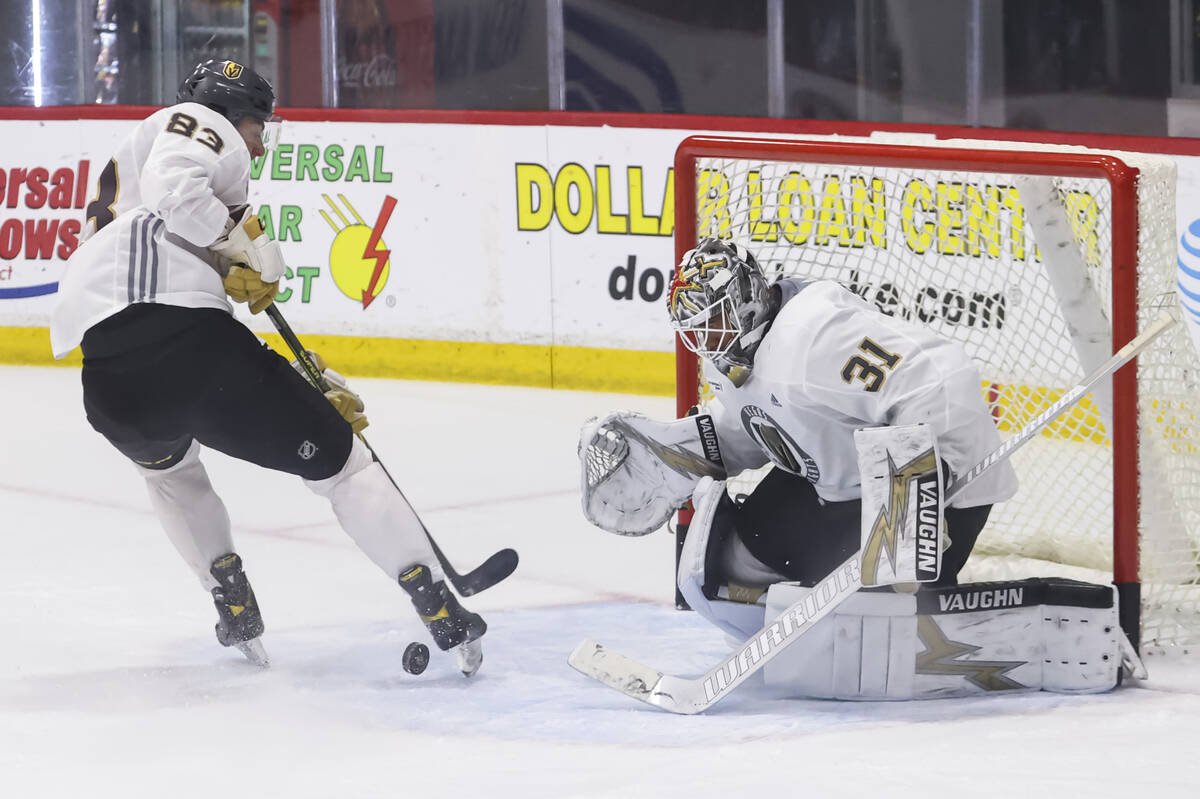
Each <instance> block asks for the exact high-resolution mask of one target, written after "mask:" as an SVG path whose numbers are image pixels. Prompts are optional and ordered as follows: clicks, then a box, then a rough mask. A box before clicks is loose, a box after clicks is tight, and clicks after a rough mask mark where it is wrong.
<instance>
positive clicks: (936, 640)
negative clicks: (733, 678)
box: [764, 579, 1144, 699]
mask: <svg viewBox="0 0 1200 799" xmlns="http://www.w3.org/2000/svg"><path fill="white" fill-rule="evenodd" d="M808 590H809V589H807V588H803V587H800V586H797V585H795V584H791V583H779V584H776V585H773V586H771V588H770V590H769V591H768V593H767V611H766V618H767V619H773V618H775V617H776V616H777V615H778V614H779V613H780V612H782V611H783V609H785V608H787V607H788V606H789V605H791V604H793V603H794V602H796V601H797V600H799V599H801V598H802V597H803V595H804V593H806V592H807V591H808ZM1123 665H1124V666H1126V667H1127V668H1128V669H1129V673H1132V674H1135V676H1144V670H1142V667H1141V663H1140V662H1139V661H1138V660H1137V656H1136V654H1134V653H1133V649H1132V647H1130V646H1129V645H1128V642H1127V640H1126V638H1125V634H1124V632H1123V631H1122V630H1121V627H1120V625H1119V624H1118V621H1117V594H1116V589H1115V588H1113V587H1112V586H1105V585H1093V584H1090V583H1082V582H1076V581H1072V580H1059V579H1045V580H1043V579H1035V580H1020V581H1013V582H996V583H976V584H970V585H961V586H954V587H948V588H923V589H922V590H920V591H918V592H917V593H915V594H903V593H892V592H887V591H860V592H859V593H857V594H855V595H853V596H852V597H850V599H848V600H847V601H846V602H844V603H843V604H842V605H841V606H840V607H838V608H837V610H836V611H835V612H834V613H833V614H832V615H830V616H828V617H826V618H825V619H823V620H822V621H821V622H820V623H819V624H817V625H816V626H815V627H813V629H812V630H810V631H809V632H808V633H807V634H806V635H804V636H803V637H802V638H800V639H799V640H798V641H796V643H794V644H792V645H791V646H789V647H788V648H787V649H785V650H784V651H783V652H781V653H780V654H779V655H778V656H777V657H776V658H775V659H774V660H772V661H771V662H770V663H768V664H767V666H766V667H765V669H764V678H765V682H766V684H767V686H768V687H770V688H772V689H773V690H776V691H779V692H782V693H784V694H786V695H789V696H805V697H814V698H827V699H936V698H943V697H953V696H969V695H978V694H991V693H1004V692H1017V691H1037V690H1044V691H1054V692H1058V693H1095V692H1100V691H1108V690H1111V689H1112V688H1114V687H1115V686H1116V685H1117V684H1118V682H1119V677H1120V674H1121V669H1122V666H1123ZM1139 671H1140V672H1141V673H1140V674H1139Z"/></svg>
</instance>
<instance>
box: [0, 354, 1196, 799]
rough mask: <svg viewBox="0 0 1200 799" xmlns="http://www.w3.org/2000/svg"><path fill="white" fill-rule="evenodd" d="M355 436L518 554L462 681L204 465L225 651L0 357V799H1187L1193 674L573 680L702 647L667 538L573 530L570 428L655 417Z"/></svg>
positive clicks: (602, 397)
mask: <svg viewBox="0 0 1200 799" xmlns="http://www.w3.org/2000/svg"><path fill="white" fill-rule="evenodd" d="M355 387H356V388H357V389H358V390H359V391H360V393H361V394H362V395H363V396H364V397H365V398H366V400H367V409H368V412H369V415H370V418H371V427H370V428H368V430H367V434H368V438H369V440H370V441H371V443H372V446H374V447H375V449H376V450H377V452H378V453H379V454H380V456H381V457H382V458H383V460H384V462H385V463H386V464H387V467H388V469H389V470H390V471H391V472H392V474H393V475H394V476H395V478H396V480H397V481H398V482H399V483H400V485H401V486H403V488H404V490H405V493H406V494H407V495H408V497H409V499H410V500H411V501H412V502H413V504H414V505H415V506H416V508H417V509H418V511H419V512H420V513H421V514H422V516H423V518H424V519H425V521H426V523H427V524H428V525H429V527H430V528H431V530H432V531H433V532H434V534H435V535H436V536H437V537H438V540H439V543H440V544H441V546H442V548H443V549H444V550H445V551H446V552H447V553H448V555H449V556H450V557H451V558H453V560H454V562H455V563H456V564H457V566H458V568H459V570H460V571H461V570H465V569H468V568H471V567H472V566H474V565H476V564H477V563H478V562H480V561H481V560H482V559H483V558H485V557H486V556H487V555H488V554H490V553H491V552H492V551H494V550H496V549H499V548H500V547H503V546H513V547H515V548H516V549H517V550H518V551H519V552H520V553H521V566H520V568H519V569H518V570H517V572H516V574H514V576H513V577H512V578H510V579H509V580H507V581H506V582H504V583H502V584H501V585H499V586H497V587H495V588H493V589H491V590H489V591H487V592H485V593H483V594H480V595H478V596H476V597H472V598H471V599H469V600H467V601H466V604H467V605H468V606H469V607H471V608H472V609H475V610H478V611H480V612H481V613H483V614H484V615H485V617H486V618H487V620H488V623H489V625H490V630H489V633H488V635H487V637H486V638H485V639H484V642H485V659H484V665H483V669H482V670H481V671H480V673H479V674H478V675H477V676H476V677H475V678H473V679H471V680H465V679H463V678H462V677H461V676H460V675H459V674H458V673H457V671H456V669H455V666H454V663H453V660H452V658H449V657H445V656H441V655H440V654H439V653H437V652H435V653H434V657H433V661H432V663H431V664H430V666H429V668H428V670H427V671H426V672H425V673H424V674H423V675H421V676H419V677H414V676H411V675H408V674H406V673H405V672H404V671H403V670H402V669H401V668H400V658H401V654H402V653H403V651H404V647H405V646H406V645H407V644H408V642H409V641H411V640H421V641H428V638H427V637H426V636H425V633H424V630H423V629H422V628H421V627H420V625H419V623H418V622H417V619H416V617H415V615H414V614H413V613H412V612H411V610H410V608H409V607H408V605H407V600H406V598H405V597H404V595H403V593H402V592H401V591H400V589H399V588H398V587H397V586H395V585H394V584H393V583H391V582H390V581H389V580H388V579H386V578H385V577H384V576H383V575H382V574H381V573H379V572H378V571H377V570H376V569H375V567H374V566H373V565H372V564H371V563H370V562H369V561H368V560H367V559H366V557H365V556H363V555H361V554H360V553H359V552H358V551H357V550H356V549H355V548H354V546H353V544H352V543H351V542H350V541H349V539H348V538H346V537H345V536H344V535H343V534H342V533H341V531H340V530H339V528H338V527H337V526H336V524H335V523H334V521H333V516H332V514H331V512H330V511H329V509H328V506H327V505H326V504H325V502H324V500H321V499H320V498H318V497H316V496H314V495H312V494H310V493H309V492H308V491H307V489H305V488H304V487H303V485H302V484H301V483H300V481H299V480H297V479H295V478H291V477H288V476H286V475H276V474H272V473H269V472H265V471H263V470H260V469H258V468H256V467H252V466H249V465H246V464H242V463H239V462H236V461H233V460H231V459H229V458H226V457H224V456H221V455H220V454H218V453H214V452H206V454H205V456H204V461H205V463H206V465H207V466H208V468H209V472H210V474H211V475H212V478H213V481H214V484H215V485H216V486H217V489H218V491H220V492H221V494H222V496H223V497H224V499H225V501H226V504H227V505H228V506H229V511H230V514H231V516H232V518H233V520H234V535H235V539H236V541H237V543H238V548H239V551H240V552H241V554H242V556H243V558H244V559H245V561H246V565H247V570H248V572H249V574H250V576H251V578H252V580H253V582H254V586H255V590H256V592H257V594H258V597H259V601H260V604H261V605H262V608H263V612H264V616H265V619H266V624H267V633H266V635H265V636H264V639H263V640H264V643H265V644H266V647H267V650H268V652H269V653H270V655H271V658H272V667H271V668H270V669H269V670H266V671H260V670H258V669H255V668H253V667H251V666H248V665H247V664H245V663H244V662H243V661H242V658H241V655H239V654H238V653H237V652H234V651H232V650H227V649H223V648H222V647H220V646H218V645H217V643H216V641H215V639H214V637H213V634H212V625H213V623H214V622H215V619H216V615H215V613H214V611H213V609H212V605H211V602H210V601H209V598H208V596H207V594H206V593H204V591H203V590H202V589H201V588H200V587H199V585H198V583H197V582H196V581H195V580H194V578H193V577H192V576H191V574H190V572H188V570H187V569H186V567H185V566H184V565H183V563H182V561H181V560H180V559H179V558H178V556H176V554H175V552H174V551H173V550H172V549H171V546H170V544H169V543H168V542H167V540H166V537H165V536H164V535H163V534H162V533H161V532H160V530H159V528H158V526H157V522H156V520H155V519H154V517H153V515H152V514H151V512H150V509H149V502H148V500H147V498H146V496H145V492H144V489H143V488H142V485H141V480H140V478H139V477H138V476H137V475H136V474H135V473H134V471H133V468H132V467H131V466H129V465H128V464H127V463H125V462H124V461H123V459H122V458H121V456H120V455H118V454H117V453H116V452H115V450H112V449H111V448H109V446H108V444H107V443H106V442H105V441H104V440H103V439H101V438H100V437H99V436H98V435H96V434H95V433H93V432H92V431H91V429H90V428H89V427H88V425H87V422H86V421H85V419H84V417H83V411H82V408H81V404H80V397H79V395H80V389H79V380H78V372H77V371H76V370H72V369H38V368H18V367H0V419H3V422H2V423H0V424H2V428H0V429H2V430H3V437H2V438H0V502H2V503H3V509H4V516H3V518H4V522H3V528H2V529H3V531H4V533H3V539H2V540H3V551H2V553H0V602H2V605H0V607H3V611H2V612H0V641H2V642H3V643H2V644H0V652H3V656H2V657H0V795H3V796H7V797H21V798H22V799H24V797H38V798H40V797H64V798H65V799H76V798H79V799H83V797H88V798H89V799H90V798H91V797H213V796H222V797H247V798H248V797H289V798H290V797H297V798H302V797H314V799H315V798H317V797H322V798H323V797H354V798H357V797H397V798H399V799H416V798H418V797H420V798H422V799H423V797H427V796H429V797H454V798H455V799H461V798H462V797H472V796H476V797H505V796H513V797H522V799H526V798H528V797H613V798H614V799H617V798H620V799H626V798H627V797H688V798H689V799H692V798H693V797H709V796H711V797H721V796H758V795H764V796H765V795H770V796H805V797H860V796H872V795H886V796H888V797H890V799H898V798H900V797H918V796H919V797H922V798H923V799H924V798H925V797H929V796H961V797H976V796H979V797H993V796H994V797H1001V796H1004V797H1008V796H1021V797H1042V796H1045V797H1051V796H1053V797H1074V796H1086V797H1089V798H1091V797H1130V796H1133V797H1176V796H1178V797H1196V796H1200V758H1197V757H1196V754H1195V750H1196V747H1197V745H1198V743H1200V662H1197V661H1192V662H1188V661H1186V660H1175V661H1173V660H1165V659H1161V658H1160V659H1156V660H1152V661H1151V662H1150V663H1149V666H1150V669H1151V680H1150V681H1149V682H1147V683H1145V684H1143V685H1142V686H1139V687H1134V688H1124V689H1121V690H1119V691H1117V692H1114V693H1112V694H1108V695H1103V696H1093V697H1064V696H1055V695H1051V694H1035V695H1025V696H1021V697H996V698H988V699H976V700H940V701H931V702H912V703H867V704H852V703H839V702H818V701H794V700H775V699H770V698H768V697H765V696H763V695H761V694H759V693H757V692H756V691H754V690H753V689H743V690H740V691H739V692H738V693H735V694H734V695H733V696H732V697H731V698H730V699H728V700H726V701H725V702H723V703H722V704H720V705H718V706H717V707H716V708H714V709H713V710H712V711H710V712H709V713H707V714H705V715H702V716H696V717H678V716H672V715H669V714H666V713H663V712H661V711H658V710H656V709H654V708H651V707H648V706H643V705H640V704H638V703H636V702H634V701H632V700H630V699H628V698H626V697H624V696H622V695H620V694H618V693H617V692H615V691H612V690H610V689H607V688H605V687H603V686H601V685H600V684H598V683H593V682H590V681H588V680H586V679H585V678H583V677H582V676H580V675H578V674H577V673H575V672H574V671H573V670H571V669H570V667H569V666H568V665H567V662H566V658H567V655H568V654H569V653H570V651H571V649H572V648H573V647H574V646H575V644H577V643H578V642H579V640H580V639H582V638H584V637H591V638H595V639H597V640H599V641H601V642H603V643H605V644H607V645H609V646H611V647H613V648H615V649H618V650H620V651H621V652H624V653H626V654H628V655H630V656H632V657H635V658H637V659H639V660H642V661H643V662H646V663H648V664H650V665H653V666H655V667H657V668H660V669H663V670H667V671H671V672H674V673H680V674H696V673H699V672H701V671H704V670H705V669H707V668H708V667H709V666H711V665H712V664H713V663H715V662H716V661H717V660H718V659H720V657H722V656H723V654H724V653H725V651H726V650H725V643H724V638H723V636H722V635H721V633H719V632H718V631H716V630H714V629H712V628H710V627H708V626H707V625H706V624H704V623H703V621H702V620H701V619H699V618H698V617H696V616H695V614H690V613H680V612H677V611H675V610H674V609H673V607H672V604H671V603H672V597H673V595H672V592H671V583H670V572H671V563H672V552H673V542H672V539H671V537H670V536H669V535H667V534H666V533H656V534H654V535H651V536H647V537H645V538H638V539H632V538H622V537H619V536H612V535H608V534H606V533H603V532H601V531H599V530H596V529H594V528H591V527H590V526H589V525H588V524H587V523H586V522H585V521H584V520H583V518H582V515H581V513H580V511H579V506H578V495H577V479H578V478H577V465H576V458H575V445H576V439H577V434H578V429H579V426H580V424H581V423H582V422H583V420H584V419H585V418H587V417H588V416H591V415H596V414H600V413H604V412H606V411H608V410H610V409H613V408H629V409H632V410H637V411H641V412H643V413H646V414H649V415H652V416H656V417H659V418H669V417H670V416H671V415H672V412H673V403H672V401H671V400H669V399H667V398H645V397H629V396H616V395H606V394H586V393H576V392H551V391H541V390H534V389H516V388H506V387H485V386H474V385H440V384H432V383H411V382H399V381H383V380H356V381H355Z"/></svg>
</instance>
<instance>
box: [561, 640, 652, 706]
mask: <svg viewBox="0 0 1200 799" xmlns="http://www.w3.org/2000/svg"><path fill="white" fill-rule="evenodd" d="M567 662H568V663H570V664H571V667H572V668H573V669H575V670H576V671H578V672H579V673H580V674H583V675H585V676H587V677H591V678H592V679H593V680H596V681H597V682H600V683H603V684H605V685H607V686H608V687H609V688H612V689H614V690H617V691H620V692H621V693H623V694H625V695H626V696H628V697H632V698H634V699H637V700H638V701H641V702H646V703H647V704H651V705H655V706H658V707H662V704H661V700H660V697H659V695H658V694H657V693H656V689H657V688H658V687H659V684H660V683H661V681H662V678H663V673H662V672H661V671H656V670H654V669H652V668H650V667H649V666H646V665H643V664H641V663H638V662H637V661H636V660H634V659H632V658H628V657H626V656H625V655H622V654H621V653H620V652H614V651H612V650H611V649H607V648H605V647H604V645H603V644H598V643H596V642H595V641H593V640H591V639H590V638H589V639H586V640H584V641H581V642H580V643H579V646H577V647H575V651H574V652H572V653H571V656H570V657H569V658H567Z"/></svg>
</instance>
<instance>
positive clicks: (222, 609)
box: [209, 552, 270, 667]
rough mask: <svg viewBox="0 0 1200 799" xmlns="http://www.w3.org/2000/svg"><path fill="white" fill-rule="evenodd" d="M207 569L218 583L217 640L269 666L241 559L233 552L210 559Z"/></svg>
mask: <svg viewBox="0 0 1200 799" xmlns="http://www.w3.org/2000/svg"><path fill="white" fill-rule="evenodd" d="M209 572H210V573H211V574H212V576H213V577H214V578H215V579H216V581H217V582H218V583H220V585H218V586H217V587H216V588H214V589H213V590H212V595H213V604H214V605H216V607H217V614H218V616H219V619H218V620H217V626H216V632H217V641H218V642H220V644H221V646H232V647H236V648H237V650H238V651H239V652H241V653H242V654H243V655H245V656H246V659H247V660H248V661H250V662H251V663H253V664H254V665H255V666H260V667H266V666H268V665H270V659H269V658H268V657H267V651H266V649H264V648H263V645H262V640H261V636H262V634H263V620H262V614H261V613H260V612H259V610H258V600H257V599H255V598H254V589H253V588H251V587H250V581H249V580H248V579H247V578H246V573H245V572H244V571H242V559H241V558H240V557H238V556H237V555H236V554H234V553H232V552H231V553H229V554H228V555H222V556H221V557H219V558H217V559H216V560H215V561H213V565H212V568H211V569H209Z"/></svg>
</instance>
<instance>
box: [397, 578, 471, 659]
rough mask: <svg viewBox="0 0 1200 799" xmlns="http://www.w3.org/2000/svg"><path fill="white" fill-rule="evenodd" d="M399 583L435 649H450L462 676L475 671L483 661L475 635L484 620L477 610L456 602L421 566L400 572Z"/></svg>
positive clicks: (447, 589)
mask: <svg viewBox="0 0 1200 799" xmlns="http://www.w3.org/2000/svg"><path fill="white" fill-rule="evenodd" d="M400 587H401V588H403V589H404V590H405V591H406V592H408V595H409V596H410V597H411V598H412V603H413V607H415V608H416V609H417V613H418V614H420V616H421V621H423V622H425V626H426V628H428V630H429V634H430V635H432V636H433V641H434V643H436V644H437V646H438V649H441V650H442V651H443V652H453V653H454V656H455V658H456V659H457V661H458V668H459V670H460V671H462V673H463V674H464V675H465V676H467V677H470V676H471V675H472V674H474V673H475V672H477V671H478V670H479V666H480V664H481V663H483V644H482V643H481V642H480V640H479V639H480V638H481V637H483V634H484V633H485V632H487V624H486V623H485V622H484V620H483V619H482V618H481V617H480V616H479V614H477V613H471V612H470V611H469V610H467V609H465V608H464V607H463V606H462V605H460V604H459V603H458V597H456V596H455V595H454V594H453V593H451V591H450V589H449V588H447V587H446V583H445V582H443V581H442V580H438V581H437V582H434V581H433V575H432V574H430V573H429V569H427V568H426V567H425V566H422V565H419V564H418V565H416V566H413V567H411V568H410V569H408V570H406V571H405V572H403V573H402V574H401V575H400Z"/></svg>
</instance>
